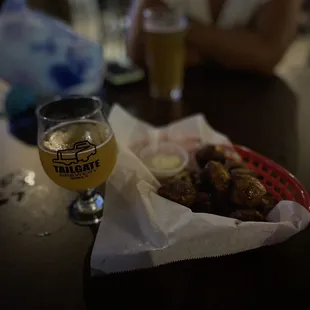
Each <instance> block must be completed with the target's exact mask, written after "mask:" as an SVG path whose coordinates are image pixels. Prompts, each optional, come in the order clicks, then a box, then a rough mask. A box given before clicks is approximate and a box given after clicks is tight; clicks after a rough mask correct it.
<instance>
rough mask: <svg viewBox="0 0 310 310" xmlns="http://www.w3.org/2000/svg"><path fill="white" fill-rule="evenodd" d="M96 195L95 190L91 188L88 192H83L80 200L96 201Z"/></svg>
mask: <svg viewBox="0 0 310 310" xmlns="http://www.w3.org/2000/svg"><path fill="white" fill-rule="evenodd" d="M95 194H96V189H95V188H89V189H87V190H86V191H84V192H82V194H81V197H80V199H81V200H83V201H91V200H92V199H94V196H95Z"/></svg>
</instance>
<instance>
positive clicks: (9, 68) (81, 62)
mask: <svg viewBox="0 0 310 310" xmlns="http://www.w3.org/2000/svg"><path fill="white" fill-rule="evenodd" d="M0 46H1V61H0V78H1V79H3V80H5V81H6V82H8V83H10V84H11V85H19V86H21V87H25V88H27V89H29V90H30V91H31V92H33V93H35V94H36V95H39V96H53V95H65V94H72V93H74V94H85V93H88V94H89V93H94V92H96V91H97V90H98V88H99V87H100V86H101V83H102V79H103V76H102V68H103V60H102V49H101V46H100V44H98V43H95V42H91V41H89V40H87V39H86V38H83V37H82V36H80V35H78V34H77V33H75V32H73V31H72V29H71V28H70V27H69V26H67V25H65V24H64V23H62V22H61V21H59V20H55V19H52V18H50V17H48V16H45V15H44V14H42V13H39V12H36V11H32V10H30V9H28V8H27V7H26V1H25V0H8V1H6V2H5V4H4V5H3V9H2V11H1V12H0Z"/></svg>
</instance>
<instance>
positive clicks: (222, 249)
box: [91, 106, 310, 273]
mask: <svg viewBox="0 0 310 310" xmlns="http://www.w3.org/2000/svg"><path fill="white" fill-rule="evenodd" d="M110 123H111V126H112V128H113V130H114V132H115V135H116V139H117V141H118V143H119V145H120V146H121V147H120V154H119V157H118V162H117V165H116V168H115V170H114V172H113V174H112V176H111V177H110V179H109V181H108V182H107V187H106V197H105V211H104V216H103V219H102V222H101V225H100V228H99V231H98V234H97V237H96V240H95V244H94V248H93V252H92V256H91V267H92V269H93V270H94V271H95V272H96V271H99V272H105V273H112V272H121V271H127V270H134V269H140V268H150V267H154V266H158V265H162V264H166V263H170V262H175V261H180V260H186V259H193V258H202V257H218V256H222V255H228V254H234V253H238V252H243V251H247V250H250V249H255V248H259V247H261V246H266V245H271V244H275V243H279V242H282V241H284V240H286V239H288V238H289V237H291V236H293V235H294V234H296V233H297V232H299V231H301V230H303V229H304V228H306V227H307V225H308V224H309V221H310V214H309V213H308V211H307V210H306V209H305V208H304V207H302V206H301V205H299V204H298V203H296V202H292V201H281V202H279V204H278V205H277V206H276V207H275V208H274V209H273V210H272V211H271V212H270V213H269V215H268V217H267V219H268V221H269V222H266V223H258V222H240V221H238V220H236V219H232V218H226V217H221V216H217V215H213V214H203V213H193V212H192V211H191V210H190V209H189V208H186V207H184V206H182V205H179V204H177V203H175V202H172V201H169V200H167V199H165V198H163V197H160V196H159V195H157V194H156V191H157V189H158V187H159V183H158V181H157V180H156V178H155V177H154V176H153V175H152V174H151V173H150V172H149V170H148V169H147V168H146V167H145V165H144V164H143V163H142V162H141V161H140V160H139V158H138V157H137V156H136V154H135V152H134V150H135V147H132V146H135V145H136V141H137V140H138V141H144V142H145V141H150V139H151V138H154V139H161V138H165V139H167V137H168V138H169V139H171V140H174V141H176V140H177V141H179V142H180V143H182V141H184V139H185V140H188V137H192V138H193V137H194V136H196V138H197V141H198V140H199V141H201V143H202V144H205V143H220V144H223V143H226V144H230V141H229V140H228V138H227V137H225V136H224V135H222V134H220V133H218V132H216V131H215V130H214V129H213V128H212V127H211V126H210V125H209V124H208V122H207V121H206V120H205V119H204V117H203V116H202V115H195V116H192V117H189V118H186V119H184V120H181V121H179V122H176V123H173V124H170V125H168V126H165V127H163V128H154V127H152V126H150V125H148V124H146V123H144V122H141V121H139V120H137V119H136V118H134V117H133V116H130V115H129V114H128V113H127V112H125V111H124V110H122V109H121V108H120V107H119V106H114V108H113V109H112V111H111V114H110Z"/></svg>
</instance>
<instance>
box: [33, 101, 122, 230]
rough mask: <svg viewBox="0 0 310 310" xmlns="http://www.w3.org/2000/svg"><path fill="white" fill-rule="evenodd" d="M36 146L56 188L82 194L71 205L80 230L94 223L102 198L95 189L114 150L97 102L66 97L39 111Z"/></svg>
mask: <svg viewBox="0 0 310 310" xmlns="http://www.w3.org/2000/svg"><path fill="white" fill-rule="evenodd" d="M37 119H38V146H39V155H40V160H41V163H42V167H43V169H44V170H45V172H46V174H47V175H48V176H49V178H50V179H51V180H52V181H53V182H55V183H56V184H57V185H59V186H61V187H64V188H66V189H69V190H76V191H80V192H81V193H82V194H81V196H80V197H79V198H78V199H77V200H76V201H75V202H74V203H73V204H72V206H71V208H70V214H71V216H72V219H73V220H74V221H75V222H76V223H78V224H81V225H89V224H94V223H98V222H99V221H100V219H101V217H102V211H103V198H102V197H101V196H100V194H99V193H97V192H96V191H95V190H94V189H95V188H96V187H97V186H98V185H100V184H102V183H104V182H105V181H106V180H107V178H108V177H109V176H110V174H111V173H112V170H113V168H114V166H115V163H116V155H117V147H116V141H115V138H114V135H113V132H112V129H111V127H110V126H109V124H108V121H107V120H106V118H105V116H104V115H103V112H102V105H101V101H100V100H99V99H97V98H92V97H68V98H63V99H60V100H56V101H53V102H49V103H47V104H45V105H43V106H41V107H39V108H38V109H37Z"/></svg>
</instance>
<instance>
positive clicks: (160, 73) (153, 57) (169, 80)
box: [144, 20, 186, 100]
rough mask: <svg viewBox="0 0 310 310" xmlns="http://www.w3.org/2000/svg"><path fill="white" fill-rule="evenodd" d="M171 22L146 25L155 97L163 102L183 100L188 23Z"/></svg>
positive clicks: (152, 93) (151, 88)
mask: <svg viewBox="0 0 310 310" xmlns="http://www.w3.org/2000/svg"><path fill="white" fill-rule="evenodd" d="M171 23H172V24H171V25H169V23H168V25H167V26H166V25H165V22H163V25H160V24H158V21H153V20H149V21H145V24H144V32H145V37H146V61H147V65H148V68H149V83H150V90H151V95H152V96H153V97H154V98H158V99H163V100H179V99H180V98H181V96H182V89H183V79H184V62H185V35H186V23H185V21H184V20H183V21H182V20H177V21H174V23H173V22H171Z"/></svg>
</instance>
